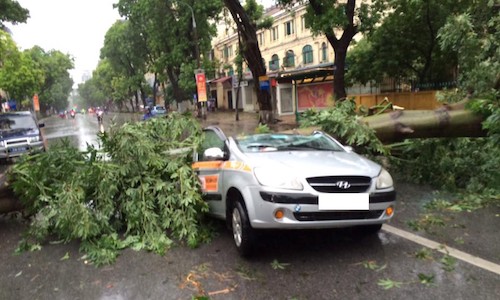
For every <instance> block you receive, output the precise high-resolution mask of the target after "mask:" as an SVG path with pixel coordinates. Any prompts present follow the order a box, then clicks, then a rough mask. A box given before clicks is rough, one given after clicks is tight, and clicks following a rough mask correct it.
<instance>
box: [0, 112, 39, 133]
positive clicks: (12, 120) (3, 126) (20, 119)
mask: <svg viewBox="0 0 500 300" xmlns="http://www.w3.org/2000/svg"><path fill="white" fill-rule="evenodd" d="M34 128H36V123H35V121H34V120H33V118H32V117H31V116H30V115H20V114H0V131H9V130H16V129H34Z"/></svg>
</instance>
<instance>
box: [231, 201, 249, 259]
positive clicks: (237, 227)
mask: <svg viewBox="0 0 500 300" xmlns="http://www.w3.org/2000/svg"><path fill="white" fill-rule="evenodd" d="M231 229H232V233H233V240H234V244H235V246H236V249H237V250H238V252H239V253H240V255H241V256H243V257H249V256H250V255H251V254H252V252H253V247H254V240H255V233H254V230H253V228H252V226H251V225H250V222H249V220H248V214H247V211H246V209H245V208H244V206H243V205H242V204H241V202H240V201H236V202H235V204H234V206H233V210H232V212H231Z"/></svg>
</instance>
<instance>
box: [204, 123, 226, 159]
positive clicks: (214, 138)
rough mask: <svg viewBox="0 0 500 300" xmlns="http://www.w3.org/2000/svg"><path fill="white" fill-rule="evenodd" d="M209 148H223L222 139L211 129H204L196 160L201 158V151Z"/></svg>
mask: <svg viewBox="0 0 500 300" xmlns="http://www.w3.org/2000/svg"><path fill="white" fill-rule="evenodd" d="M209 148H219V149H221V150H224V141H223V140H222V139H221V138H220V137H219V135H217V133H216V132H214V131H212V130H205V131H204V138H203V142H202V143H201V147H200V151H199V152H198V160H203V153H204V152H205V150H207V149H209Z"/></svg>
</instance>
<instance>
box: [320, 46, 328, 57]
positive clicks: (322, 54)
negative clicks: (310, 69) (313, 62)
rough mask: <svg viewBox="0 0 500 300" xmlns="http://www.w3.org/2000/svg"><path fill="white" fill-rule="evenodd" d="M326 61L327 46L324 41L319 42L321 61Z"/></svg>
mask: <svg viewBox="0 0 500 300" xmlns="http://www.w3.org/2000/svg"><path fill="white" fill-rule="evenodd" d="M325 61H328V46H327V45H326V43H325V42H323V43H322V44H321V62H325Z"/></svg>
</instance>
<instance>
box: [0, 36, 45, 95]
mask: <svg viewBox="0 0 500 300" xmlns="http://www.w3.org/2000/svg"><path fill="white" fill-rule="evenodd" d="M44 80H45V74H44V72H43V70H42V69H41V68H40V67H39V65H38V64H37V63H36V61H34V60H33V59H32V57H31V56H30V55H29V52H26V51H25V52H21V51H19V50H18V49H17V45H16V44H15V42H14V41H13V40H12V39H11V37H10V35H9V34H7V33H5V32H3V31H0V89H2V90H4V91H6V92H7V93H8V97H9V98H10V99H16V100H19V101H22V100H24V99H28V98H31V97H32V96H33V94H34V93H36V92H38V91H39V90H40V88H41V87H42V85H43V82H44Z"/></svg>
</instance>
